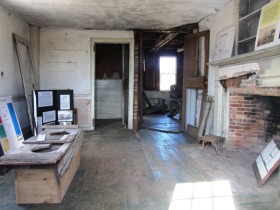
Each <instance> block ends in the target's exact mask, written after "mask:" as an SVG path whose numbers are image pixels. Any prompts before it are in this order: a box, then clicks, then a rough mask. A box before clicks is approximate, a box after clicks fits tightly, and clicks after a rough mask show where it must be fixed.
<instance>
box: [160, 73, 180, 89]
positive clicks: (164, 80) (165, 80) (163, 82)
mask: <svg viewBox="0 0 280 210" xmlns="http://www.w3.org/2000/svg"><path fill="white" fill-rule="evenodd" d="M175 84H176V74H160V90H170V86H171V85H175Z"/></svg>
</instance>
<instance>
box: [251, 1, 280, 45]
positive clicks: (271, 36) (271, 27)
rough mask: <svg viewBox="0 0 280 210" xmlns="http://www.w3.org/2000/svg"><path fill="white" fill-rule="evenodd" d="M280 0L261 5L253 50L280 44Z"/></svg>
mask: <svg viewBox="0 0 280 210" xmlns="http://www.w3.org/2000/svg"><path fill="white" fill-rule="evenodd" d="M279 35H280V0H275V1H272V2H270V3H269V4H266V5H265V6H263V7H262V11H261V16H260V21H259V26H258V31H257V38H256V43H255V50H260V49H264V48H267V47H271V46H274V45H278V44H280V36H279Z"/></svg>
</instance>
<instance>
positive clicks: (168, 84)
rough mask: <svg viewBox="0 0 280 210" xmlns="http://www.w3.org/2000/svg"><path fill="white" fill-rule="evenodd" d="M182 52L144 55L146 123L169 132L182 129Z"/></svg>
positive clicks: (150, 126) (147, 126)
mask: <svg viewBox="0 0 280 210" xmlns="http://www.w3.org/2000/svg"><path fill="white" fill-rule="evenodd" d="M180 68H182V61H181V60H180V54H179V53H177V52H173V53H157V54H150V53H147V54H146V55H145V62H144V85H143V88H144V100H143V102H144V111H143V112H144V116H143V126H144V127H145V128H148V129H152V130H158V131H163V132H170V133H179V132H180V120H181V102H182V100H181V99H182V91H181V84H182V77H180V73H178V72H179V71H180Z"/></svg>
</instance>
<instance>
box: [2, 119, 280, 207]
mask: <svg viewBox="0 0 280 210" xmlns="http://www.w3.org/2000/svg"><path fill="white" fill-rule="evenodd" d="M257 155H258V154H256V153H253V152H250V151H228V150H225V151H224V153H223V154H221V155H216V154H215V151H214V149H213V148H208V149H205V150H204V151H202V149H201V146H200V145H197V144H196V143H192V142H191V141H190V140H188V138H187V137H186V136H185V135H184V134H182V133H180V134H167V133H162V132H156V131H151V130H141V131H139V132H138V133H137V135H135V133H134V132H133V131H131V130H126V129H122V128H121V125H120V126H108V124H107V126H106V129H105V128H103V129H97V130H96V131H91V132H85V139H84V142H83V144H82V151H81V166H80V168H79V170H78V172H77V174H76V176H75V177H74V179H73V182H72V184H71V185H70V188H69V190H68V192H67V193H66V195H65V197H64V199H63V201H62V203H61V204H42V205H20V206H18V205H16V204H15V192H14V172H13V170H12V171H10V172H9V173H8V174H6V175H5V176H3V177H0V186H1V187H0V199H1V202H0V209H1V210H6V209H7V210H12V209H15V210H17V209H24V210H25V209H40V210H44V209H65V210H66V209H67V210H72V209H75V210H82V209H84V210H90V209H97V210H104V209H106V210H107V209H108V210H109V209H110V210H111V209H120V210H129V209H133V210H134V209H137V210H138V209H149V210H161V209H163V210H165V209H176V210H179V209H188V210H196V209H201V210H208V209H211V210H220V209H223V210H229V209H233V210H258V209H262V210H263V209H269V210H274V209H275V210H279V209H280V197H279V190H280V189H279V181H278V179H277V173H274V174H273V175H272V177H271V178H270V179H269V180H268V182H267V183H266V184H265V185H264V186H263V187H262V188H257V183H256V180H255V177H254V173H253V169H252V166H251V165H252V163H253V161H254V160H255V158H256V157H257Z"/></svg>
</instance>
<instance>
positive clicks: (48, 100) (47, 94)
mask: <svg viewBox="0 0 280 210" xmlns="http://www.w3.org/2000/svg"><path fill="white" fill-rule="evenodd" d="M46 106H53V92H52V91H41V92H38V107H46Z"/></svg>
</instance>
